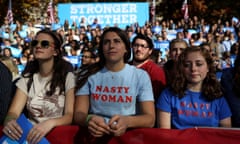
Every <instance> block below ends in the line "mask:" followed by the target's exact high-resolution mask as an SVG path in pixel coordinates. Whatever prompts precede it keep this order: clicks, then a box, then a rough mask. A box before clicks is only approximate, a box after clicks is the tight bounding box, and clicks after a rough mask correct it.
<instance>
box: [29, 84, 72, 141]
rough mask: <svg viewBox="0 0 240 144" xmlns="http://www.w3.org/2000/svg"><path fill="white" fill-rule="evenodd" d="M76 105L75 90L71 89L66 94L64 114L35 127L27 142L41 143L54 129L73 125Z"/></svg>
mask: <svg viewBox="0 0 240 144" xmlns="http://www.w3.org/2000/svg"><path fill="white" fill-rule="evenodd" d="M73 105H74V88H71V89H70V90H68V91H67V93H66V98H65V106H64V114H63V116H61V117H59V118H53V119H48V120H46V121H43V122H41V123H38V124H36V125H34V127H33V128H32V129H31V130H30V132H29V134H28V136H27V140H28V142H30V143H37V142H39V141H40V140H41V139H42V137H44V136H45V135H46V134H47V133H49V132H50V131H51V130H52V128H54V127H56V126H60V125H67V124H71V123H72V119H73V107H74V106H73Z"/></svg>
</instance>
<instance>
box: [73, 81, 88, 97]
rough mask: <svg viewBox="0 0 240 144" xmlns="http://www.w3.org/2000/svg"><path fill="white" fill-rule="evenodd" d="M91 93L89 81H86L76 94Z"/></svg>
mask: <svg viewBox="0 0 240 144" xmlns="http://www.w3.org/2000/svg"><path fill="white" fill-rule="evenodd" d="M89 94H90V87H89V82H88V81H87V82H85V84H84V85H83V86H82V87H81V88H80V89H78V90H77V92H76V96H79V95H89Z"/></svg>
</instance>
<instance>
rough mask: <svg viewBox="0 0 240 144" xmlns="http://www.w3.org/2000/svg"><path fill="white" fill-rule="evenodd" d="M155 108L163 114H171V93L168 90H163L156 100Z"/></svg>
mask: <svg viewBox="0 0 240 144" xmlns="http://www.w3.org/2000/svg"><path fill="white" fill-rule="evenodd" d="M156 107H157V109H159V110H162V111H165V112H171V93H170V91H169V89H168V88H166V89H164V90H163V92H162V93H161V95H160V97H159V98H158V100H157V103H156Z"/></svg>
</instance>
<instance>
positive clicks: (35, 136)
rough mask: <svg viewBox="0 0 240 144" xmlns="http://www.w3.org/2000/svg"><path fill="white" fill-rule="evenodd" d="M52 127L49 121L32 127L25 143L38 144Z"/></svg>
mask: <svg viewBox="0 0 240 144" xmlns="http://www.w3.org/2000/svg"><path fill="white" fill-rule="evenodd" d="M53 127H54V125H53V123H52V121H51V119H50V120H46V121H44V122H42V123H39V124H36V125H34V126H33V128H32V129H31V130H30V132H29V133H28V136H27V141H28V142H29V143H31V144H35V143H38V142H39V141H40V140H41V139H42V138H43V137H44V136H45V135H46V134H47V133H48V132H49V131H50V130H51V129H52V128H53Z"/></svg>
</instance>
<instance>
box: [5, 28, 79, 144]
mask: <svg viewBox="0 0 240 144" xmlns="http://www.w3.org/2000/svg"><path fill="white" fill-rule="evenodd" d="M59 38H60V37H59V35H57V34H56V33H54V32H52V31H49V30H42V31H39V32H38V33H37V34H36V37H35V39H34V40H32V42H31V49H32V52H33V55H34V60H33V61H29V62H28V63H27V65H26V68H25V69H24V71H23V72H22V75H21V78H20V79H19V80H18V82H17V83H16V86H17V90H16V93H15V96H14V99H13V101H12V104H11V106H10V108H9V111H8V114H7V116H6V118H5V121H4V128H3V132H4V133H5V134H6V135H7V136H9V137H10V138H12V139H14V140H17V139H19V138H20V137H21V135H22V133H23V131H22V129H21V128H20V126H19V125H18V124H17V123H16V119H17V118H18V117H19V116H20V114H21V113H22V112H23V109H24V107H25V106H26V110H27V116H28V118H29V120H30V121H31V122H32V123H33V124H34V126H33V128H32V129H31V130H30V132H29V134H28V136H27V141H28V142H29V143H37V142H39V141H40V140H41V139H42V137H44V136H45V135H46V134H47V133H48V132H49V131H51V129H52V128H54V127H56V126H60V125H67V124H71V122H72V117H73V104H74V86H75V81H74V75H73V73H72V72H70V71H71V70H69V66H70V64H69V63H68V62H66V61H65V60H64V59H63V58H62V55H61V49H60V48H61V45H62V41H61V39H59Z"/></svg>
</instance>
